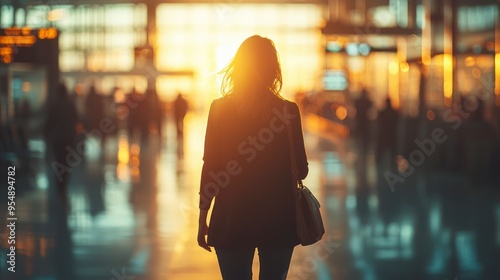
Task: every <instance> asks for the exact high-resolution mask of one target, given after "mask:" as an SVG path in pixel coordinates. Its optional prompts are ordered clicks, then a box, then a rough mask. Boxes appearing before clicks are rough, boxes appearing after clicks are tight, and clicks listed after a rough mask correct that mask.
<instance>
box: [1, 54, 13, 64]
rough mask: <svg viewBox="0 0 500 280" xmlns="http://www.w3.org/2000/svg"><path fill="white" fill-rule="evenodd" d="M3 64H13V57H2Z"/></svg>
mask: <svg viewBox="0 0 500 280" xmlns="http://www.w3.org/2000/svg"><path fill="white" fill-rule="evenodd" d="M2 60H3V63H6V64H9V63H11V62H12V55H4V56H2Z"/></svg>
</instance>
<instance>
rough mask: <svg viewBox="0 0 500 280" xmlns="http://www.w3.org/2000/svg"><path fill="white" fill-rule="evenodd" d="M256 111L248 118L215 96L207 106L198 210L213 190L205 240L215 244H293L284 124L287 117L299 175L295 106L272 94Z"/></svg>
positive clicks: (301, 161) (303, 170) (302, 164)
mask: <svg viewBox="0 0 500 280" xmlns="http://www.w3.org/2000/svg"><path fill="white" fill-rule="evenodd" d="M285 106H286V107H287V113H288V117H287V115H286V114H285V112H284V108H285ZM256 110H258V114H256V116H254V117H252V116H251V114H249V113H243V112H241V110H239V108H238V106H237V103H236V101H235V100H234V98H230V97H225V98H220V99H218V100H215V101H214V102H213V103H212V105H211V108H210V113H209V117H208V125H207V131H206V137H205V153H204V157H203V160H204V165H203V170H202V178H201V186H200V209H209V207H210V203H211V202H212V199H213V196H214V195H215V194H216V196H215V203H214V208H213V212H212V216H211V219H210V225H209V232H208V244H209V245H210V246H214V247H216V248H217V247H218V248H254V247H258V246H267V247H290V246H295V245H297V244H298V243H299V242H298V239H297V235H296V231H295V213H294V200H293V195H292V192H293V189H292V179H291V178H292V176H291V166H290V154H289V141H288V132H287V127H286V122H287V121H288V120H291V124H292V135H293V139H294V145H295V154H296V158H297V165H298V171H299V177H300V178H301V179H303V178H305V177H306V175H307V173H308V163H307V158H306V153H305V149H304V140H303V135H302V126H301V121H300V113H299V109H298V107H297V105H296V104H295V103H292V102H289V101H285V100H282V99H279V98H277V97H274V96H273V97H272V98H270V99H269V100H268V101H267V102H265V104H264V105H262V106H261V107H259V108H257V109H256ZM254 115H255V114H254Z"/></svg>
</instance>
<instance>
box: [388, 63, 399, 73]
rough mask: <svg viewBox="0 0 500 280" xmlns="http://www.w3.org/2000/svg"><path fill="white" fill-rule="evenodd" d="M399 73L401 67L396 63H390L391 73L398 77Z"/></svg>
mask: <svg viewBox="0 0 500 280" xmlns="http://www.w3.org/2000/svg"><path fill="white" fill-rule="evenodd" d="M398 72H399V66H398V64H397V63H395V62H391V63H389V73H391V74H393V75H396V74H397V73H398Z"/></svg>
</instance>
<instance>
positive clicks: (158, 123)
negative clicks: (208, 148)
mask: <svg viewBox="0 0 500 280" xmlns="http://www.w3.org/2000/svg"><path fill="white" fill-rule="evenodd" d="M144 94H145V96H144V99H143V100H142V101H141V102H139V103H138V114H139V116H138V120H137V121H138V122H139V123H140V128H141V137H142V140H145V139H147V138H148V137H149V134H150V132H152V131H153V130H156V133H157V134H158V135H159V137H160V139H161V134H162V116H163V114H162V108H161V103H160V100H159V98H158V94H157V93H156V89H154V88H152V87H150V88H148V89H147V90H146V92H145V93H144Z"/></svg>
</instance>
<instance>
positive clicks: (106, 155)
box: [0, 114, 500, 280]
mask: <svg viewBox="0 0 500 280" xmlns="http://www.w3.org/2000/svg"><path fill="white" fill-rule="evenodd" d="M205 122H206V116H205V115H195V114H191V115H188V117H187V119H186V135H185V139H184V145H183V147H184V149H182V147H181V149H178V145H177V141H176V138H175V137H174V134H175V131H174V128H173V126H172V124H170V123H169V122H166V123H165V128H164V131H165V132H166V133H165V134H164V135H163V136H162V137H161V139H159V138H158V137H151V138H150V139H147V140H145V141H142V142H141V141H140V140H139V139H138V137H135V136H132V137H129V136H127V133H126V132H125V131H123V132H119V133H118V134H117V135H116V136H113V137H110V138H108V139H106V142H105V144H104V146H102V147H101V146H100V144H98V142H97V141H96V140H95V139H87V145H88V147H89V149H88V150H87V152H86V154H85V156H84V157H82V158H80V159H79V158H77V157H76V158H74V159H73V160H74V162H73V163H74V168H71V169H72V170H71V171H72V172H71V180H70V186H69V206H70V207H69V209H68V210H67V211H65V210H64V208H63V205H62V204H61V201H60V200H59V199H58V198H57V195H56V191H55V190H54V187H53V186H54V174H53V170H52V169H51V167H50V162H51V161H50V159H49V158H47V157H46V156H45V155H44V153H43V151H44V145H43V142H42V141H41V140H36V139H35V140H33V141H31V142H30V147H31V149H32V150H34V151H36V150H38V151H39V153H38V154H36V153H35V154H34V159H32V160H31V161H30V164H29V168H25V170H23V169H21V168H18V172H17V173H16V176H17V178H16V180H17V181H16V184H17V187H18V191H17V197H16V206H17V208H16V211H17V212H16V216H17V217H18V220H17V223H16V246H17V252H16V267H15V270H16V272H15V273H12V272H10V271H8V270H7V268H8V267H9V265H8V264H7V253H8V249H7V248H8V245H7V244H6V243H5V242H4V241H5V240H7V235H8V234H9V232H8V231H7V229H6V227H5V226H2V227H1V228H0V234H1V237H2V238H1V240H2V243H1V247H0V253H1V254H0V268H1V271H0V276H1V279H37V280H42V279H43V280H45V279H65V280H66V279H68V280H71V279H75V280H77V279H78V280H79V279H106V280H109V279H113V280H125V279H128V280H131V279H135V280H146V279H174V280H184V279H221V278H220V274H219V270H218V266H217V261H216V256H215V254H214V253H208V252H206V251H204V250H202V249H201V248H199V247H198V246H197V244H196V231H197V214H198V209H197V203H198V201H197V193H198V183H199V177H200V171H201V165H202V161H201V155H202V152H203V151H202V149H203V138H204V132H205V128H204V126H205ZM305 123H307V119H306V120H305ZM305 129H306V135H305V137H306V144H307V149H308V157H309V162H310V174H309V176H308V178H307V179H306V180H305V184H306V185H307V186H308V187H310V189H312V191H313V192H314V193H315V194H316V195H317V197H318V198H319V199H320V201H321V203H322V210H323V215H324V221H325V226H326V228H327V233H326V234H325V237H324V238H323V240H322V241H321V242H319V243H317V244H315V245H312V246H308V247H300V246H299V247H297V248H296V250H295V253H294V256H293V260H292V264H291V267H290V274H289V277H288V278H287V279H321V280H323V279H340V280H358V279H359V280H379V279H380V280H390V279H440V280H441V279H442V280H445V279H449V280H451V279H453V280H454V279H457V280H458V279H460V280H462V279H481V280H483V279H484V280H486V279H492V280H493V279H500V266H499V265H498V264H499V260H500V195H499V187H498V186H494V185H488V184H477V185H476V184H474V183H471V181H470V180H467V179H465V178H464V177H462V176H460V175H452V174H441V173H436V172H435V173H432V172H425V173H424V172H415V173H414V174H413V175H411V176H409V177H407V178H405V180H404V182H402V183H400V184H398V185H397V187H396V188H392V189H391V188H390V187H389V186H388V184H387V182H386V180H385V179H384V177H382V176H380V174H384V172H385V171H387V170H391V167H385V166H384V164H378V165H377V164H375V160H374V159H373V158H374V157H373V155H372V154H370V153H369V154H368V155H367V156H366V158H363V157H361V156H360V155H359V154H358V153H357V152H356V151H357V149H356V148H355V145H354V144H353V143H351V141H346V140H342V139H336V138H335V137H331V135H330V137H324V136H325V135H321V133H318V131H315V129H314V128H312V127H308V126H307V125H306V127H305ZM362 160H364V161H365V162H366V165H364V164H361V162H362ZM2 176H3V175H2ZM2 178H3V177H2ZM2 186H3V185H2ZM2 189H4V188H2ZM0 202H1V208H2V211H1V212H0V213H1V219H2V220H3V221H6V218H7V215H6V212H5V211H4V209H7V204H6V202H7V200H6V199H5V195H3V194H2V198H1V200H0ZM257 275H258V265H257V257H256V258H255V263H254V279H257V278H256V276H257Z"/></svg>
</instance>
